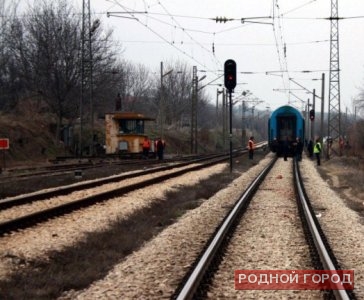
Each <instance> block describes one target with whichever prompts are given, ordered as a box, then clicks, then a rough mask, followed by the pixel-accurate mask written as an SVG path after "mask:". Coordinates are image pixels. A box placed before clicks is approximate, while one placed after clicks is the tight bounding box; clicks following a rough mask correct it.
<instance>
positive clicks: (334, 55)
mask: <svg viewBox="0 0 364 300" xmlns="http://www.w3.org/2000/svg"><path fill="white" fill-rule="evenodd" d="M330 22H331V33H330V84H329V111H328V116H329V117H328V136H331V138H332V141H333V142H335V141H338V140H339V138H340V136H341V111H340V61H339V16H338V0H331V17H330ZM328 158H329V157H328Z"/></svg>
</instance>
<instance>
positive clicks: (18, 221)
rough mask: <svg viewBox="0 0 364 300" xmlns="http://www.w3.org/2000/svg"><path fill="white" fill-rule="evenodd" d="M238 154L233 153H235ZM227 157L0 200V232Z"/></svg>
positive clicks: (22, 227)
mask: <svg viewBox="0 0 364 300" xmlns="http://www.w3.org/2000/svg"><path fill="white" fill-rule="evenodd" d="M240 154H241V153H236V155H240ZM228 158H229V157H228V156H227V155H214V156H209V157H203V158H199V159H195V160H193V161H188V162H182V163H176V164H170V165H164V166H160V167H156V168H153V169H148V170H142V171H136V172H131V173H128V174H121V175H117V176H111V177H108V178H102V179H98V180H94V181H91V182H84V183H79V184H77V185H70V186H64V187H59V188H54V189H49V190H45V191H44V190H43V191H39V192H36V193H31V194H27V195H22V196H19V197H13V198H10V199H4V200H1V201H0V235H3V234H5V233H8V232H10V231H14V230H18V229H24V228H27V227H30V226H33V225H34V224H36V223H39V222H41V221H45V220H48V219H49V218H52V217H55V216H61V215H64V214H67V213H70V212H72V211H74V210H77V209H80V208H84V207H87V206H90V205H93V204H95V203H99V202H103V201H106V200H108V199H111V198H115V197H119V196H121V195H123V194H125V193H128V192H131V191H133V190H136V189H140V188H144V187H146V186H148V185H152V184H157V183H160V182H162V181H164V180H167V179H170V178H174V177H178V176H182V175H184V174H186V173H188V172H191V171H196V170H200V169H203V168H207V167H209V166H212V165H215V164H218V163H221V162H224V161H226V160H228ZM127 180H130V183H127V184H125V182H126V181H127ZM101 190H102V191H101Z"/></svg>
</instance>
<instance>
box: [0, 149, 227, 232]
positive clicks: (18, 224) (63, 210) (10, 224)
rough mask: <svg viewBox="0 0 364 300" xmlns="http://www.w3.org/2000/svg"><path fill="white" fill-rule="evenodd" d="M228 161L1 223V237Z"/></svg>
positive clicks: (224, 158)
mask: <svg viewBox="0 0 364 300" xmlns="http://www.w3.org/2000/svg"><path fill="white" fill-rule="evenodd" d="M227 159H228V158H227V157H226V156H225V157H222V158H215V159H213V160H211V159H210V161H207V162H204V163H201V164H197V165H194V166H191V167H189V168H185V169H182V170H176V171H173V172H171V173H168V174H164V175H161V176H159V177H155V178H151V179H147V180H144V181H141V182H137V183H134V184H130V185H127V186H123V187H120V188H117V189H113V190H110V191H105V192H101V193H98V194H95V195H91V196H87V197H85V198H82V199H78V200H75V201H72V202H68V203H65V204H61V205H58V206H55V207H51V208H48V209H45V210H42V211H38V212H35V213H32V214H29V215H26V216H22V217H19V218H16V219H12V220H8V221H5V222H1V223H0V236H1V235H3V234H4V233H7V232H10V231H13V230H18V229H24V228H27V227H30V226H33V225H34V224H36V223H38V222H41V221H43V220H48V219H49V218H51V217H55V216H60V215H64V214H67V213H69V212H72V211H74V210H77V209H79V208H82V207H87V206H90V205H93V204H95V203H98V202H102V201H106V200H108V199H111V198H115V197H119V196H121V195H123V194H125V193H128V192H131V191H133V190H136V189H140V188H144V187H146V186H148V185H152V184H156V183H160V182H162V181H165V180H167V179H170V178H173V177H177V176H181V175H183V174H185V173H188V172H191V171H197V170H200V169H203V168H207V167H210V166H212V165H215V164H218V163H222V162H224V161H226V160H227Z"/></svg>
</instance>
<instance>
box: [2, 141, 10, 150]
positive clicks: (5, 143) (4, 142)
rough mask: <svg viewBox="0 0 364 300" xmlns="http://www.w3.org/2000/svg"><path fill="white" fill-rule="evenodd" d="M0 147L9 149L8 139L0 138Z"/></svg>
mask: <svg viewBox="0 0 364 300" xmlns="http://www.w3.org/2000/svg"><path fill="white" fill-rule="evenodd" d="M0 149H9V139H0Z"/></svg>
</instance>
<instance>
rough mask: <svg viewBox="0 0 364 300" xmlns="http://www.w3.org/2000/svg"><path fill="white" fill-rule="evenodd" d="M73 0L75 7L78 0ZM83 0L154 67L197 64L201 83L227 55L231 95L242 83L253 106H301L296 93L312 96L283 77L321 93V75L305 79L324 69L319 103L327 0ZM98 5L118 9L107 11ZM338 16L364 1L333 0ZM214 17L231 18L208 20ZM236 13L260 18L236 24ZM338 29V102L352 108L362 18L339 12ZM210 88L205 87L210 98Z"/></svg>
mask: <svg viewBox="0 0 364 300" xmlns="http://www.w3.org/2000/svg"><path fill="white" fill-rule="evenodd" d="M74 1H75V3H76V5H77V6H78V7H79V8H81V7H82V0H74ZM91 6H92V9H93V11H94V12H96V13H100V14H98V17H99V18H100V19H101V21H102V22H103V24H104V26H106V27H112V28H113V29H114V31H115V39H117V40H119V41H120V42H121V43H122V45H123V48H124V49H125V51H124V53H122V55H123V57H124V58H125V59H127V60H131V61H133V62H135V63H142V64H144V65H146V66H147V67H148V68H150V69H151V70H152V71H155V72H159V70H160V62H161V61H163V62H165V63H167V62H171V61H172V62H173V61H176V60H179V61H183V62H186V63H187V64H188V65H189V66H191V69H192V67H193V66H194V65H195V66H197V68H198V70H199V73H198V76H199V77H200V78H201V77H202V76H203V75H205V74H206V75H207V78H206V79H204V80H203V81H201V85H203V84H206V83H208V82H210V81H212V80H214V79H215V78H217V77H218V76H219V75H221V74H222V72H221V71H222V70H223V64H224V62H225V61H226V60H227V59H234V60H235V61H236V63H237V69H238V73H239V74H238V83H240V84H238V86H237V88H236V90H235V95H234V97H239V95H241V93H242V91H244V90H249V91H251V92H252V93H253V95H254V96H255V97H258V98H259V99H261V100H264V101H265V103H264V104H262V105H261V106H260V107H261V108H264V107H265V106H270V107H271V108H272V109H274V108H276V107H278V106H280V105H284V104H287V103H291V104H292V105H295V106H296V107H298V108H301V107H302V102H301V100H304V101H306V100H307V99H308V98H311V99H312V96H311V95H309V94H307V93H306V92H305V91H304V90H297V89H299V88H300V87H299V86H298V85H296V84H295V83H294V82H293V81H292V80H289V78H293V80H294V81H296V82H298V83H299V84H301V85H303V86H304V87H306V88H308V89H309V90H313V89H314V88H315V89H316V92H317V93H318V94H319V95H321V81H320V80H318V81H313V80H312V79H319V78H321V74H322V73H325V75H326V93H325V97H326V105H325V111H327V108H328V105H327V101H328V96H329V94H328V86H329V66H330V21H328V20H324V19H323V18H327V17H330V14H331V0H198V1H196V0H91ZM106 12H124V13H123V14H114V15H115V16H110V17H107V16H106ZM126 12H129V13H126ZM132 12H134V13H132ZM144 12H147V13H144ZM273 16H274V17H275V18H274V19H273V18H271V17H273ZM339 16H340V17H344V18H346V17H358V16H361V17H362V16H364V1H363V0H339ZM216 17H226V18H227V19H233V20H231V21H227V22H226V23H217V22H216V21H214V20H211V19H213V18H216ZM264 17H266V18H264ZM242 18H245V19H246V21H255V22H262V23H268V24H259V23H249V22H245V23H244V24H243V23H242V22H241V19H242ZM339 37H340V68H341V76H340V79H341V109H342V111H345V108H346V107H348V108H349V110H350V111H352V99H353V98H356V97H357V96H358V94H359V88H361V87H363V86H364V76H363V75H364V72H363V70H364V69H363V66H364V55H363V53H364V52H363V50H364V47H363V46H364V38H363V37H364V18H351V19H344V20H341V21H340V24H339ZM282 70H283V71H286V70H288V73H287V72H283V73H282V72H279V71H282ZM176 71H178V70H176ZM272 71H277V72H272ZM302 71H312V72H311V73H302ZM240 72H242V73H240ZM244 72H251V73H249V74H244ZM267 72H268V75H267ZM282 75H283V76H282ZM214 83H223V78H221V79H220V80H218V81H215V82H214ZM217 88H218V86H216V85H211V86H209V87H206V89H207V91H208V93H209V94H210V95H211V98H212V99H213V100H214V101H215V98H216V96H215V95H216V89H217ZM288 89H291V93H289V92H288ZM299 99H301V100H299ZM317 101H319V100H318V99H317Z"/></svg>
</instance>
